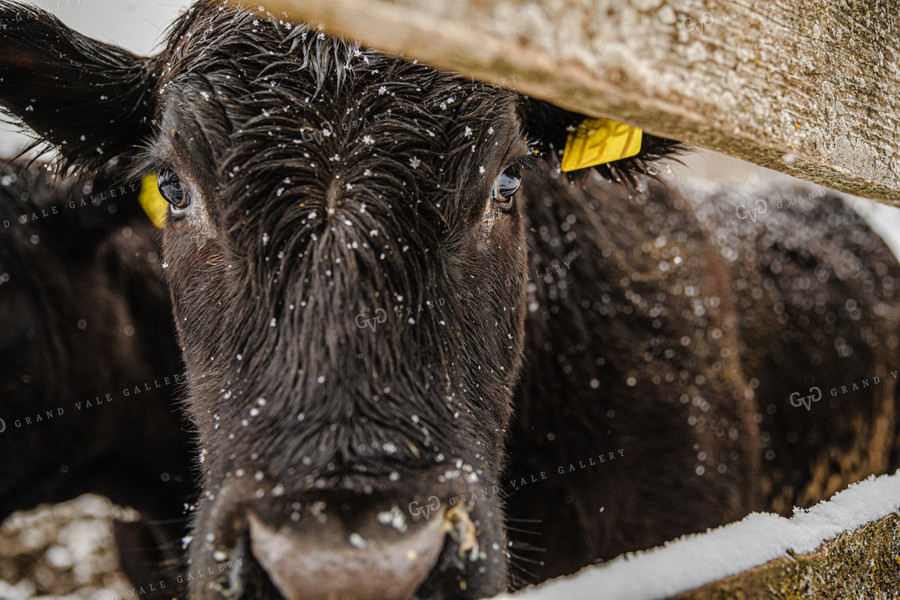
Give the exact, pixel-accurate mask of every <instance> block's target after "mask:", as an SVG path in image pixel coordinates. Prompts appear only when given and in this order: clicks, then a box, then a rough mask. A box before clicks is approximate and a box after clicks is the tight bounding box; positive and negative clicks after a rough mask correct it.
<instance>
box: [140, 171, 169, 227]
mask: <svg viewBox="0 0 900 600" xmlns="http://www.w3.org/2000/svg"><path fill="white" fill-rule="evenodd" d="M156 177H157V175H156V173H151V174H150V175H146V176H144V179H143V181H141V193H140V194H138V202H140V203H141V208H143V209H144V212H145V213H147V216H148V217H150V220H151V221H153V224H154V225H156V226H157V227H159V228H160V229H162V228H163V226H164V225H165V224H166V212H168V210H169V203H168V202H166V199H165V198H163V197H162V194H160V193H159V186H158V185H157V184H156Z"/></svg>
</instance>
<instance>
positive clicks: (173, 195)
mask: <svg viewBox="0 0 900 600" xmlns="http://www.w3.org/2000/svg"><path fill="white" fill-rule="evenodd" d="M156 185H157V186H158V187H159V193H160V194H162V197H163V198H165V199H166V202H168V203H169V204H171V205H172V208H173V209H174V210H176V211H179V210H184V209H186V208H187V207H188V206H190V204H191V195H190V194H189V193H188V191H187V190H186V189H184V186H182V185H181V179H180V178H179V177H178V174H177V173H175V171H173V170H172V169H163V170H162V171H160V172H159V177H157V178H156Z"/></svg>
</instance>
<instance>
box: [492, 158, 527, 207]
mask: <svg viewBox="0 0 900 600" xmlns="http://www.w3.org/2000/svg"><path fill="white" fill-rule="evenodd" d="M520 183H522V171H521V169H519V167H518V166H516V165H512V166H509V167H506V170H504V171H503V173H501V174H500V177H498V178H497V181H496V182H494V189H492V190H491V198H492V199H493V200H494V201H496V202H498V203H500V204H506V203H508V202H509V201H510V200H512V197H513V196H514V195H515V194H516V192H517V191H519V184H520Z"/></svg>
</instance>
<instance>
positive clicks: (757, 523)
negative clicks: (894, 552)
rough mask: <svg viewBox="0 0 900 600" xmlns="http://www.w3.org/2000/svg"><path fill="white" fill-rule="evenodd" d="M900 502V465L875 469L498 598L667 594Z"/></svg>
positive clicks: (800, 547) (647, 599) (815, 541)
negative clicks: (780, 510) (825, 493)
mask: <svg viewBox="0 0 900 600" xmlns="http://www.w3.org/2000/svg"><path fill="white" fill-rule="evenodd" d="M898 510H900V471H898V472H897V473H895V474H894V475H883V476H881V477H877V478H876V477H870V478H869V479H867V480H866V481H863V482H860V483H856V484H853V485H851V486H850V487H849V488H847V489H846V490H844V491H842V492H839V493H837V494H835V495H834V496H833V497H832V498H831V499H830V500H827V501H824V502H820V503H819V504H817V505H815V506H813V507H812V508H810V509H807V510H797V509H795V511H794V515H793V516H792V517H791V518H790V519H787V518H784V517H781V516H778V515H773V514H768V513H753V514H751V515H749V516H747V517H745V518H744V519H743V520H741V521H739V522H737V523H732V524H730V525H726V526H724V527H720V528H718V529H713V530H710V531H708V532H706V533H703V534H697V535H689V536H685V537H682V538H679V539H677V540H675V541H672V542H669V543H667V544H665V545H664V546H661V547H659V548H654V549H652V550H648V551H644V552H637V553H634V554H627V555H625V556H621V557H619V558H617V559H615V560H612V561H610V562H608V563H606V564H603V565H598V566H595V567H588V568H585V569H583V570H582V571H581V572H580V573H578V574H576V575H573V576H571V577H566V578H561V579H557V580H554V581H550V582H547V583H544V584H543V585H540V586H536V587H533V588H529V589H526V590H523V591H521V592H518V593H516V594H512V595H510V594H503V595H501V596H496V597H495V599H496V600H551V599H553V600H556V599H558V598H565V599H566V600H660V599H663V598H669V597H671V596H674V595H676V594H680V593H683V592H686V591H689V590H692V589H696V588H699V587H701V586H703V585H706V584H708V583H712V582H715V581H718V580H720V579H723V578H725V577H728V576H730V575H735V574H737V573H741V572H743V571H746V570H748V569H752V568H753V567H757V566H759V565H762V564H765V563H767V562H769V561H770V560H774V559H776V558H779V557H783V556H786V555H787V551H788V550H792V551H794V552H795V553H798V554H806V553H810V552H814V551H815V550H817V549H818V548H819V547H820V546H821V545H822V543H823V542H826V541H828V540H831V539H834V538H835V537H837V536H838V535H839V534H841V533H844V532H849V531H854V530H856V529H858V528H859V527H861V526H862V525H865V524H866V523H869V522H871V521H875V520H877V519H880V518H881V517H884V516H887V515H889V514H891V513H894V512H897V511H898Z"/></svg>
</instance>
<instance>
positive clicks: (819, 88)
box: [247, 0, 900, 206]
mask: <svg viewBox="0 0 900 600" xmlns="http://www.w3.org/2000/svg"><path fill="white" fill-rule="evenodd" d="M247 3H248V4H249V5H251V6H258V5H260V4H261V5H264V6H265V7H266V8H267V9H269V10H271V11H272V12H275V13H277V14H280V13H287V14H289V15H290V16H291V18H293V19H301V20H305V21H307V22H310V23H321V24H323V25H324V26H325V27H326V29H327V30H329V31H332V32H335V33H339V34H342V35H344V36H346V37H348V38H353V39H357V40H359V41H360V42H362V43H363V44H365V45H368V46H371V47H373V48H377V49H379V50H382V51H385V52H390V53H394V54H399V55H402V56H406V57H410V58H417V59H419V60H422V61H424V62H427V63H429V64H432V65H434V66H438V67H442V68H447V69H451V70H454V71H458V72H460V73H465V74H468V75H471V76H473V77H476V78H479V79H483V80H486V81H490V82H493V83H496V84H499V85H505V86H507V87H512V88H515V89H517V90H519V91H521V92H524V93H528V94H531V95H533V96H535V97H540V98H545V99H547V100H550V101H553V102H555V103H557V104H559V105H562V106H565V107H567V108H570V109H573V110H577V111H580V112H583V113H585V114H590V115H594V116H605V117H610V118H614V119H617V120H620V121H625V122H628V123H630V124H633V125H637V126H639V127H642V128H643V129H645V130H647V131H649V132H651V133H654V134H657V135H662V136H667V137H671V138H675V139H679V140H683V141H685V142H688V143H691V144H695V145H698V146H703V147H706V148H710V149H713V150H718V151H720V152H724V153H726V154H730V155H732V156H737V157H739V158H744V159H746V160H750V161H752V162H755V163H757V164H759V165H762V166H766V167H770V168H773V169H776V170H779V171H783V172H786V173H790V174H792V175H795V176H797V177H801V178H804V179H808V180H810V181H814V182H816V183H820V184H822V185H826V186H828V187H831V188H835V189H839V190H842V191H845V192H849V193H853V194H856V195H861V196H866V197H870V198H875V199H879V200H882V201H886V202H889V203H891V204H894V205H897V206H900V64H898V58H900V24H898V21H900V6H898V4H900V3H898V0H840V1H836V2H832V1H828V0H820V1H815V0H766V1H759V2H754V0H496V1H492V0H253V1H249V0H247Z"/></svg>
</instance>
